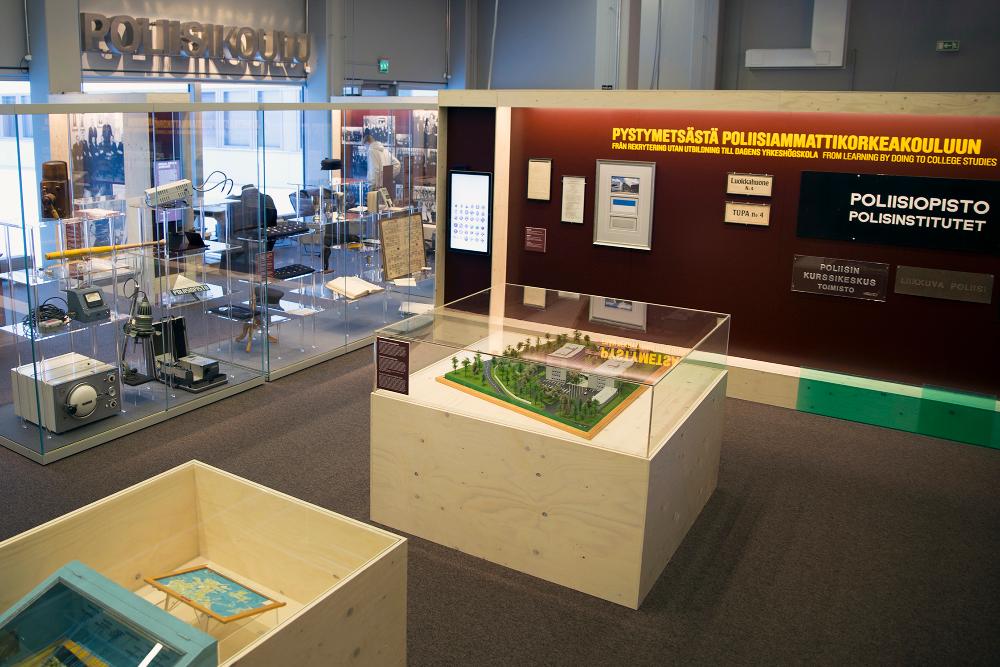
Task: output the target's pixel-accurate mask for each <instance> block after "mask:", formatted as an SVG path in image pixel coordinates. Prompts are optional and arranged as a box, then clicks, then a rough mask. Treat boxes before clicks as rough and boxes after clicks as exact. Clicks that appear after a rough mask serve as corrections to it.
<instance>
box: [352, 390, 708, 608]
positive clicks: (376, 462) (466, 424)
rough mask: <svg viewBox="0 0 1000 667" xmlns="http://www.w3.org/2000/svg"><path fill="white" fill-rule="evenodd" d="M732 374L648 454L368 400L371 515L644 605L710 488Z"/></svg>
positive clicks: (394, 401)
mask: <svg viewBox="0 0 1000 667" xmlns="http://www.w3.org/2000/svg"><path fill="white" fill-rule="evenodd" d="M725 395H726V376H725V374H721V375H720V376H719V378H718V379H717V381H715V382H714V383H712V384H710V385H709V386H708V388H707V389H706V390H705V392H704V393H703V394H702V395H701V397H700V400H698V401H696V402H694V404H693V405H692V407H691V408H690V409H689V410H688V411H687V413H686V414H685V415H684V416H683V417H682V418H680V419H679V420H678V422H677V425H676V427H675V428H674V429H673V430H672V431H671V432H670V433H669V434H668V435H667V437H666V439H665V441H664V442H663V444H662V446H660V447H659V448H658V449H656V450H655V451H654V453H653V454H652V456H651V457H649V458H645V457H639V456H634V455H630V454H623V453H620V452H615V451H611V450H608V449H602V448H599V447H594V446H589V445H584V444H580V443H579V442H571V441H569V440H567V439H563V438H560V437H556V436H551V435H543V434H540V433H534V432H530V431H525V430H521V429H516V428H511V427H509V426H506V425H504V424H501V423H495V422H488V421H483V420H480V419H476V418H473V417H468V416H464V415H457V414H453V413H450V412H448V411H446V410H443V409H441V408H439V407H432V406H428V405H420V404H418V403H415V402H413V401H411V400H410V398H409V397H407V396H402V395H398V394H391V393H387V392H384V391H377V392H375V393H373V394H372V413H371V414H372V425H371V454H372V456H371V467H372V474H371V516H372V519H373V520H374V521H378V522H379V523H382V524H385V525H388V526H392V527H393V528H396V529H399V530H402V531H405V532H407V533H412V534H414V535H419V536H420V537H423V538H425V539H428V540H431V541H433V542H437V543H438V544H443V545H445V546H449V547H452V548H455V549H458V550H459V551H462V552H464V553H467V554H471V555H473V556H478V557H481V558H485V559H487V560H489V561H492V562H494V563H499V564H501V565H504V566H507V567H510V568H512V569H515V570H519V571H521V572H525V573H527V574H531V575H534V576H536V577H540V578H542V579H546V580H548V581H552V582H555V583H558V584H562V585H564V586H568V587H570V588H573V589H576V590H578V591H582V592H584V593H589V594H590V595H594V596H597V597H600V598H603V599H605V600H609V601H611V602H615V603H618V604H621V605H625V606H627V607H631V608H638V606H639V605H640V604H641V603H642V600H643V598H645V597H646V594H647V593H649V590H650V589H651V588H652V586H653V584H654V583H655V582H656V580H657V579H658V578H659V576H660V573H661V572H662V571H663V568H664V567H665V566H666V564H667V562H668V561H669V560H670V558H671V556H672V555H673V554H674V551H676V549H677V547H678V545H680V543H681V540H682V539H683V538H684V536H685V534H687V531H688V529H690V527H691V526H692V525H693V524H694V521H695V519H696V518H697V517H698V514H699V513H700V512H701V510H702V508H703V507H704V506H705V503H706V502H707V501H708V498H709V497H710V496H711V494H712V492H713V491H714V490H715V486H716V482H717V479H718V471H719V449H720V445H721V442H722V424H723V409H724V403H725Z"/></svg>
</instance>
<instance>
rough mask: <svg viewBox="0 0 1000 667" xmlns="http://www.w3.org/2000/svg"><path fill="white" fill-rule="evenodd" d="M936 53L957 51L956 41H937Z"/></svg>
mask: <svg viewBox="0 0 1000 667" xmlns="http://www.w3.org/2000/svg"><path fill="white" fill-rule="evenodd" d="M937 50H938V51H945V52H948V51H958V40H957V39H939V40H938V43H937Z"/></svg>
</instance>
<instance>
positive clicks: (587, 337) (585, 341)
mask: <svg viewBox="0 0 1000 667" xmlns="http://www.w3.org/2000/svg"><path fill="white" fill-rule="evenodd" d="M583 344H584V345H585V346H587V349H590V334H584V336H583Z"/></svg>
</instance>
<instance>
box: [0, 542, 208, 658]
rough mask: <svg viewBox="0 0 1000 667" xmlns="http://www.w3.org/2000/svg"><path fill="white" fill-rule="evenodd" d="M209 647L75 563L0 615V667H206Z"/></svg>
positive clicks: (167, 617)
mask: <svg viewBox="0 0 1000 667" xmlns="http://www.w3.org/2000/svg"><path fill="white" fill-rule="evenodd" d="M217 664H219V663H218V649H217V647H216V641H215V639H214V638H212V637H211V636H209V635H207V634H205V633H203V632H201V631H199V630H197V629H196V628H192V627H190V626H189V625H187V624H186V623H184V622H182V621H180V620H178V619H176V618H174V617H173V616H171V615H170V614H169V613H167V612H166V611H164V610H163V609H160V608H157V607H155V606H153V605H152V604H151V603H149V602H147V601H146V600H143V599H142V598H140V597H138V596H136V595H134V594H132V593H130V592H129V591H127V590H125V589H124V588H122V587H121V586H119V585H117V584H116V583H114V582H113V581H110V580H109V579H107V578H106V577H103V576H101V575H100V574H98V573H97V572H95V571H94V570H92V569H90V568H89V567H87V566H86V565H84V564H83V563H79V562H70V563H67V564H66V565H64V566H62V567H61V568H59V569H58V570H57V571H56V572H55V573H53V574H52V575H51V576H50V577H48V578H47V579H46V580H45V581H43V582H42V583H40V584H39V585H38V586H37V587H36V588H35V589H34V590H32V591H31V592H30V593H28V594H27V595H25V596H24V597H23V598H22V599H21V600H20V601H18V602H17V603H16V604H14V605H13V606H12V607H11V608H10V609H8V610H7V611H5V612H3V613H2V614H0V667H35V666H37V667H63V666H68V665H96V666H103V665H107V666H108V667H111V666H112V665H147V666H148V667H214V665H217Z"/></svg>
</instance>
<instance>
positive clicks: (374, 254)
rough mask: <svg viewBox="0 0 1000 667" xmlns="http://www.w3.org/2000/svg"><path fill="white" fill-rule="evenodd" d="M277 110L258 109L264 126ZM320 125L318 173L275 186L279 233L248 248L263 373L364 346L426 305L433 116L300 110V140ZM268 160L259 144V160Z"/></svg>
mask: <svg viewBox="0 0 1000 667" xmlns="http://www.w3.org/2000/svg"><path fill="white" fill-rule="evenodd" d="M274 113H279V112H270V111H265V112H264V117H263V121H264V124H265V127H267V124H268V122H269V120H270V115H271V114H274ZM327 123H329V127H330V128H331V134H332V140H333V143H334V146H333V149H332V150H331V152H330V156H331V157H330V158H329V159H327V160H322V161H321V163H320V165H319V166H320V167H321V170H320V171H321V174H322V177H321V178H320V179H319V180H313V181H306V182H295V183H282V184H281V186H282V187H286V188H287V193H285V201H284V202H281V205H276V207H277V209H278V211H279V213H278V215H279V222H278V224H277V225H276V226H275V227H274V230H277V231H272V229H271V228H270V227H269V228H268V230H267V231H266V234H265V237H264V238H263V239H262V241H261V243H259V244H255V248H254V250H255V251H257V252H259V253H262V254H264V258H263V259H262V262H261V266H262V267H263V271H264V272H265V273H266V279H267V283H268V292H269V294H268V298H269V299H270V303H271V304H272V305H271V307H270V308H269V311H270V312H269V318H268V322H267V324H268V327H269V330H268V334H269V336H270V340H269V354H268V375H269V377H271V378H276V377H280V376H281V375H283V374H286V373H288V372H291V371H294V370H297V369H299V368H303V367H305V366H309V365H312V364H314V363H316V361H318V360H322V359H326V358H330V356H332V355H334V354H338V353H340V352H341V351H343V350H345V349H353V348H356V347H359V346H361V345H364V344H367V343H368V342H369V341H370V338H371V335H372V332H373V331H374V330H375V329H376V328H378V327H380V326H383V325H385V324H386V323H388V322H393V321H396V320H399V319H401V318H403V317H408V316H410V315H413V314H416V313H420V312H424V311H425V310H426V309H427V308H429V307H430V304H432V303H433V295H434V271H433V266H434V253H435V250H436V248H435V240H436V233H435V227H434V225H435V217H436V215H435V211H436V194H435V193H436V188H435V179H436V176H437V173H436V170H437V111H436V110H433V109H414V108H408V107H402V108H396V107H394V108H387V109H366V108H355V107H346V108H340V109H334V110H333V111H331V112H330V113H329V115H325V114H324V115H322V116H320V117H315V115H314V114H312V113H307V114H305V117H304V128H305V135H306V136H310V137H311V136H318V135H320V133H321V132H322V129H323V128H325V127H326V126H327ZM268 156H269V149H268V148H267V147H266V146H265V147H264V160H265V165H266V164H269V157H268ZM266 177H267V178H266V180H267V182H268V183H269V184H271V183H274V182H275V180H276V178H277V177H276V176H274V175H273V174H272V173H271V172H270V171H267V172H266ZM274 190H275V188H271V187H269V189H268V192H272V191H274ZM275 196H276V197H277V196H279V195H277V194H275ZM282 206H287V207H289V209H290V214H289V215H287V216H284V215H282V214H281V212H280V210H281V208H282Z"/></svg>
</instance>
